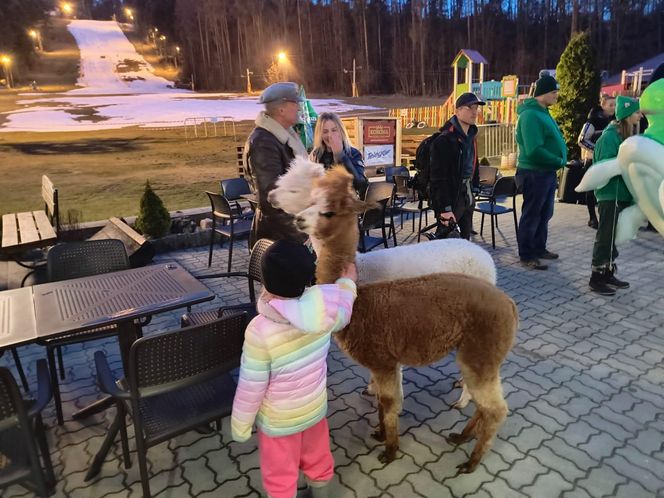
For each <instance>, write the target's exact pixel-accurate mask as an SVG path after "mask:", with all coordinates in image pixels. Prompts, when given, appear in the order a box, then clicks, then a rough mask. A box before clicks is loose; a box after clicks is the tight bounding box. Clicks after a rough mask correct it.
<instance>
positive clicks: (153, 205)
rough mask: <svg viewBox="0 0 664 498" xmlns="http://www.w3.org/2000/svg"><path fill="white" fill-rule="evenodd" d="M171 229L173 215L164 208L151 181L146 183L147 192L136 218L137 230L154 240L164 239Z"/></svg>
mask: <svg viewBox="0 0 664 498" xmlns="http://www.w3.org/2000/svg"><path fill="white" fill-rule="evenodd" d="M170 227H171V215H170V214H169V213H168V211H167V210H166V208H165V207H164V203H163V202H162V201H161V199H160V198H159V196H158V195H157V194H156V193H155V191H154V190H152V187H151V186H150V181H149V180H147V181H146V182H145V190H144V191H143V196H142V197H141V207H140V212H139V214H138V218H136V228H137V229H138V230H140V231H141V232H142V233H143V235H148V236H150V237H152V238H158V237H163V236H164V235H166V233H167V232H168V229H169V228H170Z"/></svg>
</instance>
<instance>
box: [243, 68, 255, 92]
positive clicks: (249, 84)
mask: <svg viewBox="0 0 664 498" xmlns="http://www.w3.org/2000/svg"><path fill="white" fill-rule="evenodd" d="M246 73H247V75H246V76H245V75H244V74H243V75H241V76H242V78H247V94H251V75H252V74H254V72H253V71H249V68H247V71H246Z"/></svg>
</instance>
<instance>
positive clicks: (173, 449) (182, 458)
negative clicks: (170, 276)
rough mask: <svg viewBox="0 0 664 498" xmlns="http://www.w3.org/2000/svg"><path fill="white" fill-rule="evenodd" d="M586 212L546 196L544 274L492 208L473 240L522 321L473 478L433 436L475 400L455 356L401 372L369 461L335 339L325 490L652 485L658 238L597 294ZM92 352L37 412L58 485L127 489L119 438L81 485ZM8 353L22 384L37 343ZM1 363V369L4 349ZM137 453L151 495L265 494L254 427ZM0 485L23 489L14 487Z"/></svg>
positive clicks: (74, 493)
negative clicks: (549, 256)
mask: <svg viewBox="0 0 664 498" xmlns="http://www.w3.org/2000/svg"><path fill="white" fill-rule="evenodd" d="M585 216H586V214H585V207H584V206H574V205H569V204H557V205H556V213H555V216H554V219H553V220H552V223H551V227H550V235H549V241H550V244H549V246H550V247H549V249H550V250H552V251H555V252H558V253H560V260H558V261H554V262H552V264H551V265H550V268H549V270H548V271H546V272H540V271H533V270H526V269H524V268H523V267H521V266H520V265H519V262H518V256H517V254H516V241H515V236H514V227H513V226H511V220H510V219H509V217H504V218H501V219H500V230H499V232H498V234H497V241H496V244H497V247H496V249H495V250H492V249H491V245H490V235H489V234H488V229H487V232H485V238H482V237H479V236H476V237H475V238H474V240H475V241H476V242H478V243H479V244H481V245H482V246H484V247H486V248H487V249H488V250H489V252H490V253H491V254H492V255H493V257H494V259H495V261H496V265H497V267H498V285H499V287H500V288H502V289H503V290H505V292H507V293H508V294H509V295H510V296H511V297H512V298H513V299H514V300H515V301H516V302H517V304H518V307H519V311H520V317H521V323H520V328H519V333H518V336H517V340H516V343H515V345H514V348H513V350H512V352H511V353H510V355H509V356H508V358H507V361H506V362H505V364H504V365H503V368H502V375H503V387H504V391H505V395H506V398H507V402H508V404H509V406H510V414H509V416H508V418H507V421H506V422H505V424H504V426H503V427H502V428H501V430H500V432H499V433H498V437H497V438H496V440H495V442H494V445H493V448H492V449H491V450H490V451H489V453H488V454H487V455H486V456H485V458H484V460H483V461H482V463H481V464H480V466H479V468H478V469H477V470H476V471H475V472H474V473H473V474H470V475H460V476H456V469H455V467H456V465H458V464H460V463H462V462H463V461H465V460H466V459H467V458H468V456H469V450H470V449H471V447H472V444H473V443H469V444H466V445H462V446H460V447H457V448H455V447H453V446H451V445H450V444H449V443H447V441H446V439H445V436H446V435H447V434H448V433H449V432H451V431H458V430H459V429H461V428H462V427H463V425H464V424H465V423H466V421H467V420H468V418H469V416H470V415H471V414H472V412H473V410H474V406H473V404H472V403H471V404H470V405H469V406H468V407H466V408H465V409H463V410H461V411H459V410H456V409H453V408H451V404H452V402H453V401H455V399H456V397H457V396H458V394H459V390H458V389H456V388H454V387H453V382H454V380H455V379H456V377H457V375H458V369H457V367H456V365H455V363H454V361H453V360H454V359H453V357H452V356H450V357H448V358H444V359H443V360H441V361H440V362H438V363H436V364H433V365H430V366H428V367H424V368H417V369H415V368H405V370H404V393H405V400H404V408H403V413H402V415H401V419H400V424H401V425H400V433H401V447H400V451H399V454H398V458H397V460H396V461H394V462H393V463H391V464H390V465H388V466H384V465H382V464H380V463H379V461H378V454H379V452H380V450H381V446H380V445H379V444H378V443H376V442H375V441H374V440H372V438H371V437H370V435H369V434H370V432H371V430H372V425H374V424H375V423H376V419H377V412H376V405H375V402H374V400H373V399H372V398H370V397H367V396H365V395H362V394H361V393H362V390H363V388H364V386H365V385H366V381H367V378H368V374H367V371H366V370H365V369H364V368H363V367H360V366H358V365H356V364H355V363H354V362H353V361H352V360H350V359H349V358H347V357H346V356H345V355H344V354H343V353H342V352H340V351H339V349H338V348H337V347H336V345H333V347H332V349H331V352H330V356H329V361H328V364H329V378H328V386H329V387H328V389H329V399H330V401H329V423H330V429H331V445H332V451H333V453H334V457H335V461H336V469H335V473H336V475H335V479H334V482H333V487H332V490H331V495H330V496H333V497H339V498H351V497H358V498H364V497H379V496H380V497H399V498H401V497H428V498H431V497H448V496H454V497H494V498H496V497H518V496H529V497H565V498H572V497H593V498H595V497H605V496H606V497H613V496H625V497H629V498H638V497H650V496H664V443H663V442H662V441H663V437H662V435H663V433H664V397H663V396H662V380H663V379H664V367H663V365H664V361H663V360H664V299H663V297H664V286H663V285H662V282H664V251H663V249H664V239H662V237H661V236H659V235H658V234H655V233H652V232H641V233H640V234H639V237H638V239H637V240H636V241H634V242H632V243H630V244H629V245H627V246H625V247H624V248H621V254H620V258H619V266H620V273H619V276H620V278H621V279H624V280H627V281H630V282H631V283H632V287H631V288H630V289H628V290H624V291H619V292H618V293H617V294H616V295H615V296H613V297H602V296H598V295H596V294H592V293H590V292H589V290H588V287H587V284H588V278H589V267H590V256H591V249H592V240H593V237H594V233H595V232H594V231H593V230H591V229H590V228H588V227H587V226H586V225H585ZM475 225H476V227H477V226H479V220H477V219H476V222H475ZM487 235H488V237H487ZM398 238H399V241H400V244H401V243H412V242H413V236H412V234H411V233H410V223H409V222H408V223H406V225H405V226H404V228H403V229H402V230H400V231H399V233H398ZM226 257H227V250H226V249H219V248H217V249H215V252H214V260H213V261H214V262H213V267H214V268H217V269H221V268H223V267H224V266H225V264H226ZM169 259H173V260H176V261H178V262H180V263H181V264H183V265H184V266H185V267H186V268H188V269H189V270H191V271H192V272H198V273H201V272H202V271H204V270H206V269H207V268H206V264H207V250H206V248H198V249H189V250H185V251H179V252H175V253H170V254H165V255H161V256H160V257H159V260H160V261H165V260H169ZM247 260H248V253H247V249H246V244H244V242H240V243H238V244H237V245H236V250H235V251H234V258H233V266H234V268H235V269H241V268H244V267H246V265H247ZM5 271H6V273H7V275H8V277H7V278H8V279H9V280H12V278H15V277H12V275H13V273H12V270H11V269H6V270H5ZM0 276H2V275H0ZM18 281H19V282H20V279H18ZM206 283H207V284H209V286H210V288H211V289H212V290H214V291H215V292H216V294H217V299H216V300H215V301H214V302H212V303H209V304H207V305H205V306H199V307H198V308H199V309H205V308H215V307H217V306H219V305H221V304H237V303H241V302H243V301H245V300H246V299H247V290H246V284H245V283H244V282H243V281H242V280H240V279H220V280H219V281H209V280H208V281H206ZM433 291H434V292H435V289H434V290H433ZM179 315H180V313H179V312H178V313H175V312H174V313H169V314H165V315H160V316H157V317H155V318H154V320H153V321H152V323H151V324H150V326H149V327H148V330H147V333H154V332H156V331H163V330H168V329H172V328H176V327H178V319H179ZM487 326H491V324H487ZM100 349H102V350H104V351H106V353H107V354H108V355H109V357H110V359H111V360H112V362H113V363H112V366H113V368H116V369H120V368H121V367H120V359H119V353H118V350H117V347H116V345H115V344H114V343H113V341H110V340H106V341H98V342H95V343H87V344H85V346H82V345H76V346H70V347H67V348H66V352H65V365H66V369H67V379H66V381H64V382H63V383H62V391H63V398H64V400H65V408H64V410H65V416H66V417H67V418H68V420H67V421H66V422H65V425H64V426H63V427H58V426H57V425H56V424H55V419H54V410H53V408H52V406H49V407H48V408H47V409H46V411H45V419H46V423H47V425H48V437H49V442H50V447H51V451H52V459H53V463H54V465H55V470H56V474H57V479H58V484H57V496H66V497H90V496H95V497H102V496H104V497H120V496H139V495H140V484H139V478H138V468H137V465H136V464H135V465H134V466H133V467H132V468H130V469H128V470H125V469H124V468H123V467H122V466H121V464H120V460H119V456H120V453H119V451H120V450H119V445H117V446H116V447H115V448H114V450H113V452H112V454H111V456H109V458H108V460H107V461H106V463H105V464H104V466H103V469H102V472H101V474H100V476H99V477H97V478H96V479H94V480H93V481H91V482H89V483H86V482H84V480H83V477H84V474H85V470H86V468H87V466H88V462H89V461H90V459H91V458H92V455H93V454H94V453H95V452H96V451H97V449H98V448H99V446H100V444H101V441H102V438H103V436H104V434H105V432H106V428H107V427H108V425H109V421H110V420H111V419H112V410H111V413H106V414H103V415H97V416H94V417H91V418H90V419H88V420H85V421H82V422H77V421H72V420H71V419H70V416H71V413H72V412H73V411H74V410H75V409H77V408H80V407H82V406H84V405H85V404H86V403H88V402H89V401H91V400H94V399H96V398H98V397H99V392H98V390H97V388H96V387H95V381H94V375H95V372H94V364H93V354H94V352H95V351H96V350H100ZM20 354H21V357H22V359H23V362H24V365H25V366H27V367H28V370H29V378H30V381H31V382H32V385H33V386H34V382H35V377H34V362H35V361H36V359H37V358H40V357H44V356H45V354H44V351H43V349H41V348H39V347H37V346H26V347H22V348H20ZM0 363H2V364H9V365H10V366H11V367H12V368H13V363H12V360H11V357H10V355H5V356H4V357H3V358H2V359H1V360H0ZM130 436H131V429H130ZM130 445H131V446H132V447H133V441H132V442H130ZM149 460H150V472H151V474H152V478H151V481H150V485H151V488H152V490H153V493H154V495H155V496H160V497H181V496H209V497H224V498H229V497H258V496H263V495H264V490H263V487H262V485H261V479H260V471H259V468H258V454H257V448H256V440H255V437H254V438H252V439H251V440H250V441H249V442H247V443H243V444H240V443H236V442H233V441H232V440H231V437H230V429H229V420H228V418H226V419H225V420H224V422H223V427H222V430H221V431H220V432H218V433H214V434H212V435H209V436H203V435H200V434H197V433H189V434H184V435H182V436H180V437H178V438H175V439H173V440H171V441H169V442H167V443H163V444H161V445H160V446H158V447H155V448H152V449H150V450H149ZM302 482H303V481H302ZM3 496H27V494H26V492H25V491H24V490H23V489H22V488H18V487H12V488H10V489H9V490H7V491H6V492H5V493H4V494H3Z"/></svg>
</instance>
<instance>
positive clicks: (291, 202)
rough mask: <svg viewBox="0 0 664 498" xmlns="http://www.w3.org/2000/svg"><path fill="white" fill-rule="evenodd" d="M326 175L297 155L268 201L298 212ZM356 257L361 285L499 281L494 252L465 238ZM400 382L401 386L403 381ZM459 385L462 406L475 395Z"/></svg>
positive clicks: (457, 405)
mask: <svg viewBox="0 0 664 498" xmlns="http://www.w3.org/2000/svg"><path fill="white" fill-rule="evenodd" d="M324 174H325V170H324V169H323V166H322V165H321V164H318V163H314V162H312V161H309V160H308V159H306V158H301V157H298V158H295V159H294V160H293V161H292V162H291V167H290V168H289V170H288V171H287V172H286V173H285V174H284V175H282V176H280V177H279V180H278V181H277V184H276V188H275V189H273V190H272V191H270V193H269V195H268V200H269V202H270V203H272V205H273V206H274V207H278V208H281V209H283V210H284V211H286V212H287V213H289V214H292V215H297V214H298V213H301V212H303V211H305V210H306V208H308V207H309V206H310V205H311V203H312V199H314V198H315V197H314V195H313V192H314V187H315V183H316V182H317V181H318V180H319V179H320V178H322V177H323V175H324ZM313 215H314V216H316V212H313ZM305 231H306V230H305ZM309 235H310V240H311V244H312V246H313V248H314V251H315V252H316V254H319V253H320V247H319V240H318V238H317V237H316V236H315V235H314V234H311V233H310V234H309ZM355 258H356V264H357V271H358V286H359V287H360V288H361V287H362V286H363V285H365V284H369V283H372V282H385V281H390V280H395V279H400V278H408V277H420V276H424V275H429V274H431V273H439V272H446V273H463V274H465V275H472V276H475V277H478V278H481V279H484V280H486V281H487V282H489V283H491V284H493V285H495V284H496V267H495V264H494V262H493V259H492V258H491V255H489V253H488V252H487V251H485V250H484V249H482V248H481V247H480V246H478V245H477V244H473V243H472V242H470V241H467V240H464V239H447V240H434V241H429V242H425V243H421V244H417V245H408V246H400V247H394V248H391V249H388V250H383V251H373V252H368V253H364V254H361V253H358V254H356V256H355ZM399 372H401V369H400V370H399ZM399 385H400V386H401V383H399ZM459 387H461V388H462V393H461V395H460V397H459V399H458V400H457V401H456V402H454V403H453V405H452V406H453V407H454V408H458V409H462V408H465V407H466V406H467V405H468V403H469V402H470V400H471V399H472V398H471V396H470V393H469V392H468V390H467V389H466V387H465V384H464V383H463V379H460V381H459ZM365 392H366V393H367V394H375V389H374V386H373V381H370V382H369V385H368V386H367V389H366V390H365ZM401 397H403V396H401Z"/></svg>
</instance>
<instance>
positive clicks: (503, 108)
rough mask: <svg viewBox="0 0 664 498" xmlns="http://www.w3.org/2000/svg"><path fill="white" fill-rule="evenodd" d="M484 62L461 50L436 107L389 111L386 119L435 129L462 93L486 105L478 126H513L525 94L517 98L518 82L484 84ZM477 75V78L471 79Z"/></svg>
mask: <svg viewBox="0 0 664 498" xmlns="http://www.w3.org/2000/svg"><path fill="white" fill-rule="evenodd" d="M487 64H488V62H487V60H486V59H485V58H484V56H483V55H482V54H480V53H479V52H477V51H476V50H471V49H467V48H464V49H461V50H460V51H459V53H458V54H457V55H456V57H455V58H454V61H453V62H452V67H453V69H454V83H453V86H452V93H451V94H450V96H449V97H448V98H447V100H446V101H445V102H444V103H443V104H441V105H438V106H429V107H411V108H405V109H391V110H390V116H391V117H398V118H401V124H402V126H404V127H405V128H407V129H408V128H412V127H413V126H415V127H417V128H424V127H426V126H430V127H435V128H439V127H441V126H442V125H443V124H444V123H445V122H446V121H447V120H448V119H450V117H452V115H453V114H454V102H455V101H456V99H457V97H458V96H459V95H461V94H462V93H465V92H473V93H475V94H476V95H477V96H478V97H480V98H481V99H482V100H484V101H485V102H486V105H485V106H482V108H481V112H480V114H479V116H478V123H479V124H496V123H498V124H504V125H513V124H514V123H516V117H517V116H516V107H517V105H518V103H519V101H520V100H521V99H522V98H525V96H526V94H525V93H524V94H523V95H519V90H520V89H521V88H522V87H520V86H519V79H518V78H517V77H516V76H514V75H508V76H504V77H503V78H502V79H501V81H495V80H490V81H484V72H485V66H486V65H487ZM475 75H477V77H476V76H475ZM526 88H527V87H526Z"/></svg>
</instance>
